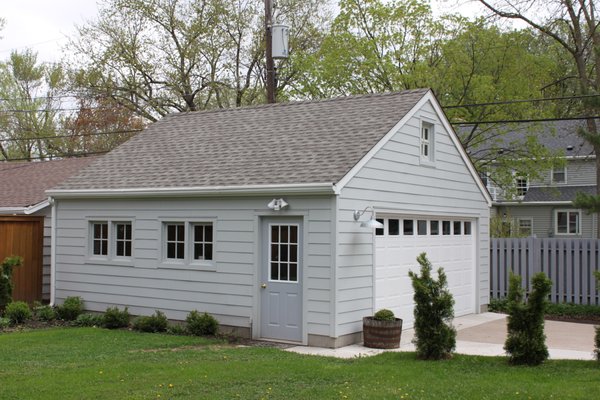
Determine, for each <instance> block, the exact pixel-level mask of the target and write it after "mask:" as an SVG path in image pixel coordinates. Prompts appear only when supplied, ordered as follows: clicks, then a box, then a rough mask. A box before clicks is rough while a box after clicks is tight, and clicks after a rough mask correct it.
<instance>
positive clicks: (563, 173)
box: [550, 167, 567, 184]
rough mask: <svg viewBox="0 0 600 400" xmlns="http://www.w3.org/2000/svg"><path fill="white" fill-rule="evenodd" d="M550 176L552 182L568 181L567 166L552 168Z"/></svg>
mask: <svg viewBox="0 0 600 400" xmlns="http://www.w3.org/2000/svg"><path fill="white" fill-rule="evenodd" d="M550 178H551V180H552V183H559V184H560V183H567V167H562V168H560V167H559V168H552V171H551V172H550Z"/></svg>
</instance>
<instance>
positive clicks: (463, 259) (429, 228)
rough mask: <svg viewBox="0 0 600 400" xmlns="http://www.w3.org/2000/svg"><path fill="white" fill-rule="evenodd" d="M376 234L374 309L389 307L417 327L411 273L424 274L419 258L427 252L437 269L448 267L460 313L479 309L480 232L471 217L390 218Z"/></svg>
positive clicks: (451, 287)
mask: <svg viewBox="0 0 600 400" xmlns="http://www.w3.org/2000/svg"><path fill="white" fill-rule="evenodd" d="M378 221H379V222H381V223H383V224H384V228H383V229H377V230H376V232H375V234H376V236H375V242H376V249H377V250H376V255H375V263H376V268H375V282H376V283H375V309H376V310H379V309H382V308H388V309H390V310H392V311H394V314H396V316H397V317H399V318H402V319H403V320H404V324H403V328H404V329H406V328H411V327H412V326H413V319H414V317H413V289H412V284H411V281H410V278H409V277H408V271H409V270H411V271H414V272H419V269H420V266H419V264H418V263H417V256H418V255H419V254H420V253H423V252H425V253H427V257H428V258H429V260H430V261H431V263H432V264H433V268H434V277H435V278H437V269H438V268H439V267H442V268H444V271H445V273H446V276H447V277H448V287H449V289H450V291H451V292H452V295H453V296H454V300H455V305H454V314H455V316H460V315H466V314H471V313H473V312H475V295H476V294H475V236H476V235H475V233H474V231H473V228H474V221H472V220H469V219H468V218H463V219H460V218H444V217H415V216H406V217H404V216H390V217H385V218H378Z"/></svg>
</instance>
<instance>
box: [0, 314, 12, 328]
mask: <svg viewBox="0 0 600 400" xmlns="http://www.w3.org/2000/svg"><path fill="white" fill-rule="evenodd" d="M9 326H10V319H8V318H3V317H0V330H2V329H6V328H8V327H9Z"/></svg>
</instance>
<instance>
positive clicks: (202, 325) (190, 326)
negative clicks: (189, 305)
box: [185, 310, 219, 336]
mask: <svg viewBox="0 0 600 400" xmlns="http://www.w3.org/2000/svg"><path fill="white" fill-rule="evenodd" d="M185 322H186V323H187V330H188V332H189V333H191V334H192V335H196V336H202V335H213V336H214V335H216V334H217V332H218V331H219V321H217V320H216V318H215V317H213V316H212V315H209V314H207V313H203V314H200V313H199V312H198V311H196V310H194V311H192V312H190V313H189V314H188V315H187V317H186V319H185Z"/></svg>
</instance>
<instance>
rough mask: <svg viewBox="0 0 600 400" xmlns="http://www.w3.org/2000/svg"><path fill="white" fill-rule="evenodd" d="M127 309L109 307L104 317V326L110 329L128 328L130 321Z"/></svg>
mask: <svg viewBox="0 0 600 400" xmlns="http://www.w3.org/2000/svg"><path fill="white" fill-rule="evenodd" d="M130 317H131V316H130V315H129V311H128V310H127V307H125V309H124V310H119V307H108V308H107V309H106V311H105V312H104V315H103V316H102V326H103V327H105V328H108V329H117V328H126V327H128V326H129V319H130Z"/></svg>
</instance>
